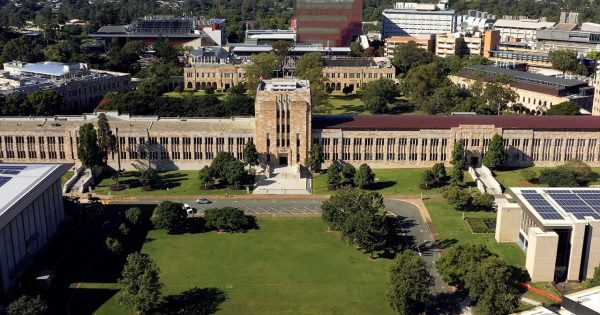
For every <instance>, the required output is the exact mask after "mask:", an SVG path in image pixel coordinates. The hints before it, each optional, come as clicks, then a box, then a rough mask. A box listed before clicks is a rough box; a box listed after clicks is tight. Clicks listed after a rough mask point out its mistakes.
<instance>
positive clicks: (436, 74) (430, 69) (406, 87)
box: [394, 56, 450, 104]
mask: <svg viewBox="0 0 600 315" xmlns="http://www.w3.org/2000/svg"><path fill="white" fill-rule="evenodd" d="M394 57H395V56H394ZM447 85H450V80H449V79H448V78H447V77H446V74H445V73H444V70H443V68H442V67H440V66H439V65H438V64H437V63H435V62H434V63H428V64H423V65H420V66H417V67H414V68H412V69H411V70H410V71H409V72H408V74H407V75H406V78H405V79H404V80H403V81H402V85H401V89H402V91H403V93H404V94H405V95H407V96H409V97H410V98H411V99H412V100H413V101H415V102H416V103H418V104H421V103H422V102H424V101H425V100H427V99H428V98H429V97H430V96H431V95H433V93H434V92H435V91H436V90H437V89H439V88H441V87H444V86H447Z"/></svg>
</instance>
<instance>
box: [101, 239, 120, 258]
mask: <svg viewBox="0 0 600 315" xmlns="http://www.w3.org/2000/svg"><path fill="white" fill-rule="evenodd" d="M104 244H105V245H106V249H107V250H108V251H109V252H110V253H111V254H113V255H115V256H121V255H122V254H123V244H121V242H120V241H119V240H118V239H116V238H112V237H107V238H106V241H105V242H104Z"/></svg>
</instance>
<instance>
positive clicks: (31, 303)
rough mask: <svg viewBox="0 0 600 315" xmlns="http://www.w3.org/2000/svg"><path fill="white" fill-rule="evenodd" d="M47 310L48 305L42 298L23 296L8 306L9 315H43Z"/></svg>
mask: <svg viewBox="0 0 600 315" xmlns="http://www.w3.org/2000/svg"><path fill="white" fill-rule="evenodd" d="M47 310H48V305H47V304H46V301H44V300H43V299H42V297H41V296H39V295H38V296H36V297H31V296H28V295H23V296H21V297H19V298H18V299H16V300H14V301H12V302H11V303H10V304H9V305H8V307H7V308H6V313H7V314H8V315H43V314H45V313H46V311H47Z"/></svg>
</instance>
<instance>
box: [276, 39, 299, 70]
mask: <svg viewBox="0 0 600 315" xmlns="http://www.w3.org/2000/svg"><path fill="white" fill-rule="evenodd" d="M272 47H273V53H274V54H275V56H277V63H278V67H279V70H280V71H282V70H283V62H284V61H285V58H286V57H287V56H289V54H290V50H291V49H292V48H293V47H294V43H292V42H291V41H289V40H278V41H276V42H274V43H273V45H272Z"/></svg>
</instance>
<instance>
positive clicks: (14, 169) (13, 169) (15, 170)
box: [0, 165, 27, 175]
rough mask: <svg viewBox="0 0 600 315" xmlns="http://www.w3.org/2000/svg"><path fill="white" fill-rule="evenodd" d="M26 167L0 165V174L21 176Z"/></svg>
mask: <svg viewBox="0 0 600 315" xmlns="http://www.w3.org/2000/svg"><path fill="white" fill-rule="evenodd" d="M26 167H27V166H22V165H0V174H6V175H19V173H21V171H22V170H24V169H25V168H26Z"/></svg>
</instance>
